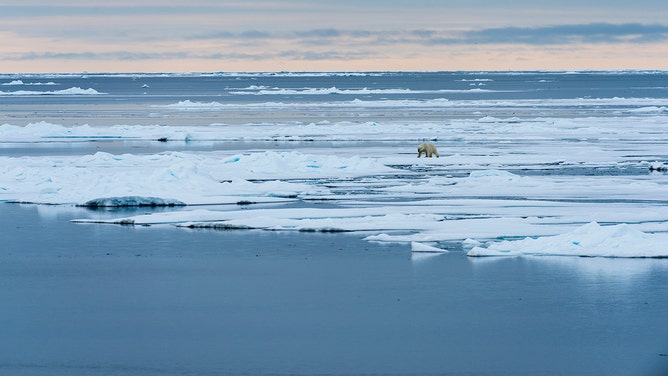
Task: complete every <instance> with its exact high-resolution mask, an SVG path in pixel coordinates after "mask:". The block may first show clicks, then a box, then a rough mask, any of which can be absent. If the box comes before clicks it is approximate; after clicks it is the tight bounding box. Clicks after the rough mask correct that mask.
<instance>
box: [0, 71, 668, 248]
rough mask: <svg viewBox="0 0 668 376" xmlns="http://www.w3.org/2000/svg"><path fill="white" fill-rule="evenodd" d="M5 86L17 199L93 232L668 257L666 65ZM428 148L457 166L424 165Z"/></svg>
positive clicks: (7, 158)
mask: <svg viewBox="0 0 668 376" xmlns="http://www.w3.org/2000/svg"><path fill="white" fill-rule="evenodd" d="M0 85H3V86H0V97H2V98H3V102H2V104H0V107H1V108H2V110H3V111H2V114H3V115H2V118H1V119H0V124H1V125H0V200H2V201H5V202H14V203H36V204H49V205H82V206H94V207H96V208H97V210H91V211H90V212H89V213H90V215H89V217H87V218H81V219H77V220H76V221H75V222H77V223H100V224H122V225H149V226H156V225H161V226H162V225H169V226H176V227H184V228H210V229H212V231H214V230H237V231H243V230H246V229H263V230H268V231H309V232H310V231H322V232H358V233H360V235H361V236H363V237H364V238H365V239H367V240H368V241H373V242H397V243H404V244H406V245H407V246H410V247H412V249H413V250H414V251H415V252H438V251H447V250H448V248H452V249H455V250H457V251H461V250H463V251H465V252H467V253H468V254H469V255H470V256H476V257H480V256H513V257H518V256H525V255H560V256H567V255H571V256H602V257H668V246H666V244H668V242H667V241H666V240H668V223H667V221H668V211H667V210H666V207H668V206H667V205H666V203H668V186H667V184H668V175H667V174H666V172H665V170H666V166H667V165H668V162H667V161H668V147H667V146H668V145H667V144H668V136H666V127H667V126H668V117H667V116H668V110H667V108H668V100H667V98H668V95H667V94H668V78H667V77H666V75H665V74H664V73H663V72H514V73H513V72H507V73H480V72H477V73H476V72H460V73H429V72H425V73H417V72H415V73H401V74H400V73H389V72H388V73H379V74H352V73H351V74H349V75H345V74H322V75H318V74H310V75H309V74H301V75H290V74H285V75H270V74H236V75H234V74H218V75H216V74H210V75H205V74H202V75H197V74H192V75H139V74H138V75H88V76H76V75H44V76H38V75H36V76H25V77H23V76H22V77H14V76H0ZM28 85H30V88H25V87H23V86H28ZM47 85H48V86H47ZM426 141H428V142H433V143H434V144H435V145H436V146H437V147H438V149H439V152H440V154H441V157H440V158H430V159H425V158H420V159H418V158H417V149H416V148H417V145H418V144H419V143H421V142H426ZM108 205H114V206H117V205H121V206H124V205H126V206H140V207H150V206H156V205H167V206H168V207H172V209H170V210H161V211H159V212H155V213H149V214H141V215H128V216H118V215H116V216H115V215H114V211H106V210H99V207H100V206H102V207H104V206H108ZM452 249H451V250H452Z"/></svg>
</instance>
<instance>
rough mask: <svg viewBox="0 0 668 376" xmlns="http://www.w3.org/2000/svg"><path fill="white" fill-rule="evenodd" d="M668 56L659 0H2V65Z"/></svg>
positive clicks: (195, 66) (344, 63) (643, 63)
mask: <svg viewBox="0 0 668 376" xmlns="http://www.w3.org/2000/svg"><path fill="white" fill-rule="evenodd" d="M589 69H594V70H611V69H650V70H656V69H659V70H663V69H668V2H666V1H665V0H634V1H628V0H625V1H621V0H586V1H584V0H560V1H553V0H549V1H548V0H533V1H528V0H181V1H172V0H114V1H108V0H105V1H100V0H60V1H53V0H21V1H18V0H14V1H11V0H0V72H1V73H43V72H211V71H216V72H218V71H233V72H238V71H398V70H419V71H422V70H428V71H450V70H486V71H493V70H589Z"/></svg>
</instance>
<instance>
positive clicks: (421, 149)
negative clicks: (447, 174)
mask: <svg viewBox="0 0 668 376" xmlns="http://www.w3.org/2000/svg"><path fill="white" fill-rule="evenodd" d="M422 153H424V156H425V157H426V158H431V156H432V155H435V156H436V158H439V157H440V155H438V151H437V150H436V146H434V144H432V143H430V142H425V143H422V144H420V146H418V158H420V156H421V155H422Z"/></svg>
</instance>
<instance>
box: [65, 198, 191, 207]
mask: <svg viewBox="0 0 668 376" xmlns="http://www.w3.org/2000/svg"><path fill="white" fill-rule="evenodd" d="M185 205H186V204H185V203H184V202H181V201H179V200H175V199H169V198H167V199H163V198H160V197H142V196H122V197H105V198H96V199H93V200H89V201H86V202H85V203H83V204H81V205H78V206H83V207H88V208H102V207H135V206H151V207H155V206H185Z"/></svg>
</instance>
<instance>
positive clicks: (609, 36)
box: [425, 23, 668, 45]
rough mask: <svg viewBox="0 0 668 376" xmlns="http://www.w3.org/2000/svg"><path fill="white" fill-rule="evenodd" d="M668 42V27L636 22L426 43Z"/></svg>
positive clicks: (514, 30) (475, 33) (469, 34)
mask: <svg viewBox="0 0 668 376" xmlns="http://www.w3.org/2000/svg"><path fill="white" fill-rule="evenodd" d="M666 40H668V26H666V25H658V24H654V25H644V24H639V23H627V24H609V23H591V24H580V25H556V26H544V27H505V28H491V29H482V30H472V31H466V32H462V33H460V34H458V35H455V36H451V37H434V36H431V37H430V38H428V39H427V40H425V42H427V43H429V44H471V43H480V44H531V45H545V44H550V45H554V44H571V43H594V44H596V43H650V42H660V41H666Z"/></svg>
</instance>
